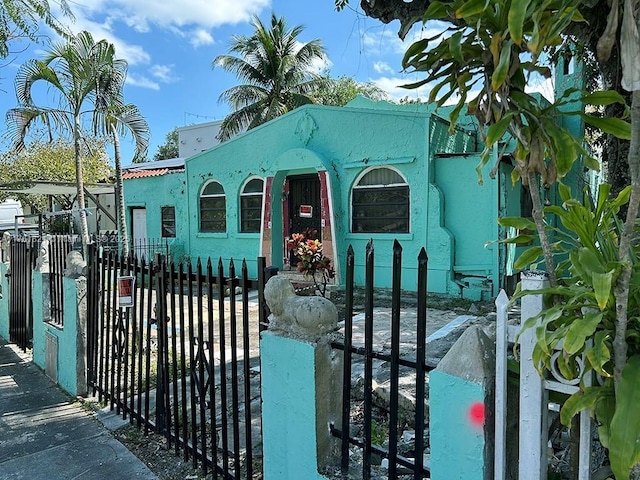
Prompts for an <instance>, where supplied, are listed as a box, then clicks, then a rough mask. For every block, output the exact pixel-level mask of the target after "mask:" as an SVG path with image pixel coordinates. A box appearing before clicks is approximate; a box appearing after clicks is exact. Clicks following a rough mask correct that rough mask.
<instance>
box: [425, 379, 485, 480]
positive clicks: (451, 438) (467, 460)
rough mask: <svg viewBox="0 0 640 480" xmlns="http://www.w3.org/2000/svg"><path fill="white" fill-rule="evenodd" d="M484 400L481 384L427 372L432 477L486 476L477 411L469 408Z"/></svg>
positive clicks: (474, 479) (468, 479)
mask: <svg viewBox="0 0 640 480" xmlns="http://www.w3.org/2000/svg"><path fill="white" fill-rule="evenodd" d="M484 402H485V392H484V389H483V387H482V385H480V384H477V383H473V382H470V381H467V380H464V379H462V378H459V377H455V376H453V375H449V374H448V373H444V372H440V371H438V370H434V371H432V372H431V373H430V374H429V431H430V445H431V478H432V479H433V480H485V479H486V478H487V476H486V475H487V471H486V468H487V467H486V466H485V465H484V455H485V446H486V445H485V440H484V431H483V426H482V425H481V424H480V422H479V420H480V418H478V417H479V412H478V413H475V410H473V406H474V405H484ZM483 411H484V410H483ZM474 421H476V422H477V423H474Z"/></svg>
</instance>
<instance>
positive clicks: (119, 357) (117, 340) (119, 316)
mask: <svg viewBox="0 0 640 480" xmlns="http://www.w3.org/2000/svg"><path fill="white" fill-rule="evenodd" d="M116 259H117V262H118V263H117V270H116V273H115V275H116V294H115V295H114V302H113V306H114V312H115V313H116V314H115V316H114V320H115V324H114V326H113V346H114V354H113V361H114V362H116V364H117V365H116V368H115V369H114V370H115V371H116V383H115V390H116V394H115V402H116V412H117V413H118V415H120V400H121V399H120V394H121V381H122V363H123V359H124V354H123V353H124V347H123V332H122V331H123V330H124V308H123V307H121V306H120V302H119V299H118V297H119V295H120V293H119V292H118V291H117V290H118V288H119V285H118V283H117V282H118V277H119V276H121V275H122V273H123V268H122V257H121V256H120V255H118V256H117V257H116Z"/></svg>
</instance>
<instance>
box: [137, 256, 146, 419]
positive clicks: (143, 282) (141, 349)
mask: <svg viewBox="0 0 640 480" xmlns="http://www.w3.org/2000/svg"><path fill="white" fill-rule="evenodd" d="M139 272H140V305H139V308H138V312H139V318H138V322H139V325H140V330H139V331H140V334H139V335H138V339H137V341H138V346H139V348H138V351H139V352H140V353H139V354H138V410H137V422H136V425H137V427H138V428H140V426H141V425H142V396H143V394H144V395H145V396H147V395H148V394H147V391H146V389H144V387H143V379H144V378H145V377H144V373H143V368H144V362H143V359H144V356H145V354H146V351H145V349H144V338H145V322H146V321H147V319H146V317H145V311H144V307H145V299H146V297H147V295H146V292H147V285H148V281H149V280H148V277H147V262H146V261H145V259H144V257H143V258H141V259H140V269H139ZM147 323H148V322H147Z"/></svg>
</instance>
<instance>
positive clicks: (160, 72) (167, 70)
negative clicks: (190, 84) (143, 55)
mask: <svg viewBox="0 0 640 480" xmlns="http://www.w3.org/2000/svg"><path fill="white" fill-rule="evenodd" d="M149 73H150V74H151V76H153V77H154V78H157V79H158V80H159V81H161V82H162V83H174V82H177V81H178V80H179V79H180V77H178V76H177V75H175V74H174V73H173V65H153V66H152V67H151V68H150V69H149Z"/></svg>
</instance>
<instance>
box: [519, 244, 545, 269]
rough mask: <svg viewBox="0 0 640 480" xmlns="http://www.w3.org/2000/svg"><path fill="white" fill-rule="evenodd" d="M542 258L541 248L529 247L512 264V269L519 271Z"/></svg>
mask: <svg viewBox="0 0 640 480" xmlns="http://www.w3.org/2000/svg"><path fill="white" fill-rule="evenodd" d="M541 256H542V247H539V246H536V247H531V248H528V249H527V250H525V251H524V252H522V254H521V255H520V256H519V257H518V260H516V261H515V263H514V264H513V268H515V269H518V270H521V269H523V268H525V267H526V266H527V265H530V264H532V263H533V262H535V261H536V260H538V259H539V258H540V257H541Z"/></svg>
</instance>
